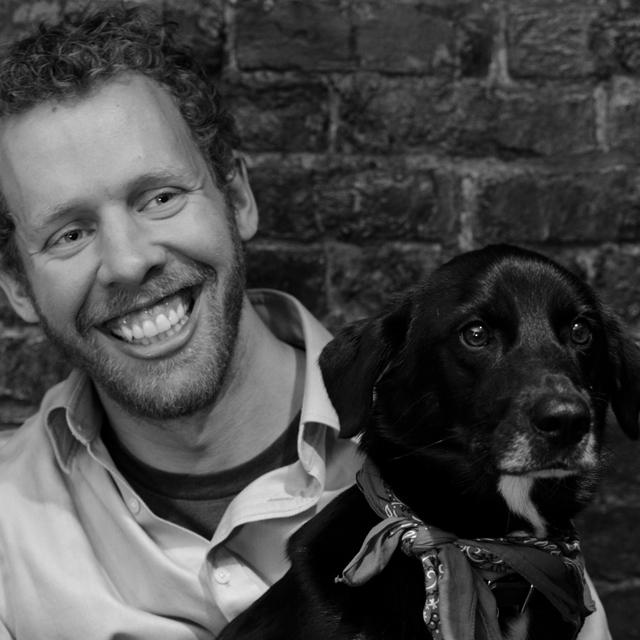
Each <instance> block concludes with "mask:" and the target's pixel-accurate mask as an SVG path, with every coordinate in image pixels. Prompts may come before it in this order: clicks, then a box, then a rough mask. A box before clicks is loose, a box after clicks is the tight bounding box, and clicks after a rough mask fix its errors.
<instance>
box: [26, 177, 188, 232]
mask: <svg viewBox="0 0 640 640" xmlns="http://www.w3.org/2000/svg"><path fill="white" fill-rule="evenodd" d="M197 182H198V179H197V178H196V177H195V176H194V175H193V174H192V173H190V172H185V171H181V170H164V169H163V170H161V171H151V172H148V173H144V174H142V175H140V176H136V177H135V178H133V179H132V180H131V181H129V182H127V183H126V184H125V186H124V193H125V194H126V195H127V199H130V198H131V197H134V198H135V197H136V196H137V195H138V194H140V193H142V192H144V191H146V190H147V189H154V188H158V187H160V186H163V185H164V186H171V185H175V184H176V183H179V184H185V183H186V184H192V183H193V184H195V183H197ZM90 208H91V205H90V204H89V202H88V200H81V199H78V200H71V201H69V202H64V203H61V204H59V205H54V206H53V207H51V208H50V209H47V211H46V212H45V213H44V215H43V219H42V222H41V224H39V225H37V227H36V231H42V230H45V229H48V228H49V227H51V226H52V225H55V224H56V222H59V221H60V220H64V219H68V218H72V217H73V216H74V215H78V214H79V213H82V212H83V211H85V212H86V211H87V210H88V209H90Z"/></svg>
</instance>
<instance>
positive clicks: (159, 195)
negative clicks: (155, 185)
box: [139, 189, 184, 211]
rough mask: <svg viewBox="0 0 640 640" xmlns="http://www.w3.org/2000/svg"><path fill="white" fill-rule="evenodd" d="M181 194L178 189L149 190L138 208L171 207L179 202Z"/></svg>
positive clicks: (141, 209) (143, 209) (142, 209)
mask: <svg viewBox="0 0 640 640" xmlns="http://www.w3.org/2000/svg"><path fill="white" fill-rule="evenodd" d="M182 195H184V194H183V192H182V191H180V190H179V189H164V190H162V191H156V192H151V193H150V194H149V195H148V196H147V197H146V198H144V200H143V202H142V206H141V207H140V209H139V210H140V211H145V210H149V209H164V208H165V207H169V208H170V209H173V207H175V206H178V205H179V204H180V203H181V201H182V198H181V196H182Z"/></svg>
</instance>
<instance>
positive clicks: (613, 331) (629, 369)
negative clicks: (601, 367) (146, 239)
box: [605, 314, 640, 440]
mask: <svg viewBox="0 0 640 640" xmlns="http://www.w3.org/2000/svg"><path fill="white" fill-rule="evenodd" d="M605 324H606V326H607V333H608V335H609V339H610V354H609V358H610V361H611V364H612V369H613V370H612V372H611V373H612V376H611V380H612V388H611V409H612V410H613V413H614V415H615V417H616V419H617V421H618V424H619V425H620V427H621V428H622V430H623V431H624V432H625V433H626V434H627V435H628V436H629V437H630V438H631V439H632V440H637V439H638V435H639V433H640V430H639V427H638V418H639V414H640V347H639V346H638V344H637V343H636V342H634V341H633V340H632V339H631V337H630V336H628V335H627V334H626V333H625V332H624V330H623V329H622V328H621V326H620V323H619V322H618V320H617V319H616V318H615V317H614V316H613V315H612V314H608V317H607V318H606V319H605Z"/></svg>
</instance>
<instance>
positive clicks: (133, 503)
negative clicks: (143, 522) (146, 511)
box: [128, 498, 140, 516]
mask: <svg viewBox="0 0 640 640" xmlns="http://www.w3.org/2000/svg"><path fill="white" fill-rule="evenodd" d="M128 504H129V511H131V513H133V515H134V516H135V515H138V513H139V512H140V500H138V499H137V498H129V503H128Z"/></svg>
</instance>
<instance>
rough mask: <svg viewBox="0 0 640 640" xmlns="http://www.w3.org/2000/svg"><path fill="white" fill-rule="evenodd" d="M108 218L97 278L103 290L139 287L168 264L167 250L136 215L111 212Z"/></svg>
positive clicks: (103, 232) (101, 241)
mask: <svg viewBox="0 0 640 640" xmlns="http://www.w3.org/2000/svg"><path fill="white" fill-rule="evenodd" d="M105 218H106V221H105V222H104V224H103V225H101V229H100V240H99V251H100V266H99V268H98V274H97V279H98V281H99V282H100V283H101V284H102V285H103V286H105V287H108V286H110V285H114V284H119V285H130V286H136V285H139V284H141V283H142V282H144V281H145V280H146V279H147V276H148V275H149V274H150V273H151V272H153V271H155V270H157V269H158V268H161V267H162V266H163V265H164V264H165V262H166V250H165V248H164V247H163V246H162V245H161V244H159V243H158V241H157V239H156V238H154V234H153V233H152V231H151V230H150V229H149V228H148V225H147V224H145V221H144V220H138V219H137V218H136V214H135V213H131V212H128V211H127V212H125V211H119V212H111V214H110V215H107V216H105Z"/></svg>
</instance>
